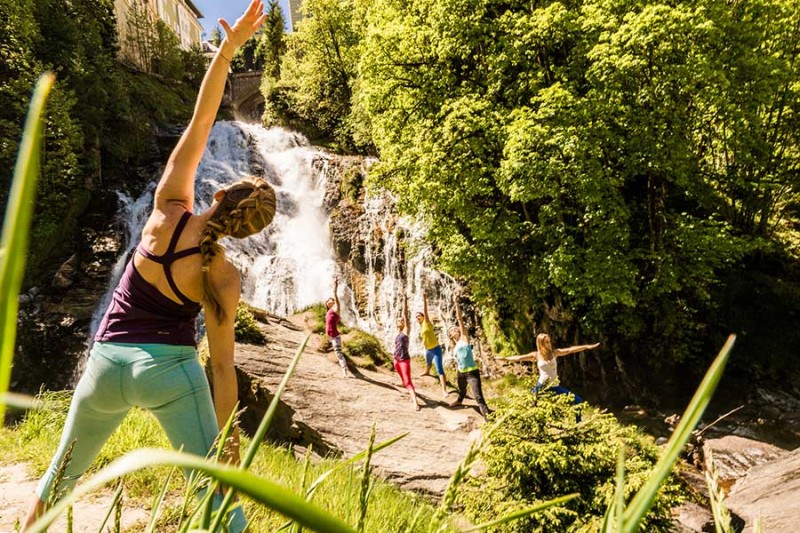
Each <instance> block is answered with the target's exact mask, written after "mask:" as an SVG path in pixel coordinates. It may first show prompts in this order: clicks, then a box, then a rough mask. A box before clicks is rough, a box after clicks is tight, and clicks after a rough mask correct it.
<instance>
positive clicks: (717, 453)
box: [703, 435, 788, 490]
mask: <svg viewBox="0 0 800 533" xmlns="http://www.w3.org/2000/svg"><path fill="white" fill-rule="evenodd" d="M786 453H788V452H786V450H782V449H781V448H778V447H777V446H773V445H771V444H767V443H765V442H759V441H757V440H753V439H746V438H744V437H737V436H735V435H728V436H725V437H722V438H719V439H708V440H706V441H705V442H704V443H703V455H704V456H705V457H706V459H708V457H709V455H711V457H712V458H713V463H714V470H715V471H716V474H717V480H718V482H719V485H720V486H721V487H722V488H723V489H724V490H728V489H729V488H730V487H731V486H732V485H733V484H734V483H735V482H736V481H737V480H739V479H740V478H742V477H744V476H745V475H746V474H747V473H748V472H749V471H750V470H751V469H752V468H753V467H755V466H758V465H762V464H765V463H769V462H771V461H774V460H775V459H778V458H780V457H782V456H784V455H785V454H786Z"/></svg>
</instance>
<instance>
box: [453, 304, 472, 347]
mask: <svg viewBox="0 0 800 533" xmlns="http://www.w3.org/2000/svg"><path fill="white" fill-rule="evenodd" d="M453 305H455V306H456V320H458V329H459V331H460V332H461V338H462V339H464V341H466V340H467V339H468V338H469V335H467V328H465V327H464V317H463V315H462V314H461V306H460V305H458V294H454V295H453Z"/></svg>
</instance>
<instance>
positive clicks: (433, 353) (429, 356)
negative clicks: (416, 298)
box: [416, 291, 447, 397]
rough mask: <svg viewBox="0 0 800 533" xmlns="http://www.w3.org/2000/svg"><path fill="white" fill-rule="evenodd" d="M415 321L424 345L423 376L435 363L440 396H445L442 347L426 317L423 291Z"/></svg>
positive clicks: (445, 383) (445, 382)
mask: <svg viewBox="0 0 800 533" xmlns="http://www.w3.org/2000/svg"><path fill="white" fill-rule="evenodd" d="M416 316H417V322H419V324H420V326H422V327H421V329H420V331H419V336H420V338H421V339H422V344H423V346H425V364H426V366H425V372H424V373H423V374H422V375H423V376H430V375H431V366H432V365H434V364H435V365H436V372H437V374H439V383H440V384H441V385H442V396H444V397H447V381H445V378H444V365H443V364H442V347H441V345H440V344H439V338H438V337H437V336H436V331H435V330H434V329H433V323H432V322H431V319H430V318H429V317H428V299H427V298H426V297H425V292H424V291H423V292H422V311H421V312H417V315H416Z"/></svg>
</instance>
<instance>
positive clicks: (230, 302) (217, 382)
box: [206, 258, 241, 464]
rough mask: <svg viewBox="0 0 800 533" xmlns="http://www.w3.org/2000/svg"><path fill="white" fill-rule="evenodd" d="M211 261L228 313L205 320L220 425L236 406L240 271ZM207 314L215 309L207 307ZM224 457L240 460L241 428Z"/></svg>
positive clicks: (215, 406) (217, 288) (216, 409)
mask: <svg viewBox="0 0 800 533" xmlns="http://www.w3.org/2000/svg"><path fill="white" fill-rule="evenodd" d="M216 259H217V258H215V261H214V262H212V264H211V272H210V276H211V283H212V284H213V285H214V288H215V289H216V291H217V294H218V295H219V300H220V305H221V306H222V309H223V311H224V313H225V319H224V320H223V321H222V322H218V321H217V320H206V328H207V333H208V351H209V354H210V363H211V376H212V380H213V383H214V410H215V411H216V414H217V422H218V424H219V427H220V428H221V427H223V426H224V425H225V423H226V422H227V421H228V418H230V416H231V413H232V412H233V410H234V409H235V407H236V401H237V399H238V391H239V388H238V383H237V380H236V368H235V367H234V365H233V353H234V332H233V327H234V320H235V318H236V306H237V304H238V303H239V292H240V288H241V285H240V281H239V272H238V271H237V270H236V268H235V267H234V266H232V265H231V264H230V263H227V262H226V261H224V260H223V259H222V258H219V260H216ZM206 316H212V311H211V310H210V309H206ZM225 457H226V459H227V460H228V461H229V462H231V463H236V464H238V462H239V432H238V430H235V431H234V433H233V435H232V439H231V442H230V445H229V446H228V447H226V449H225Z"/></svg>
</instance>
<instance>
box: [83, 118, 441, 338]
mask: <svg viewBox="0 0 800 533" xmlns="http://www.w3.org/2000/svg"><path fill="white" fill-rule="evenodd" d="M329 160H330V156H328V155H327V154H325V153H324V152H322V151H320V150H318V149H316V148H314V147H312V146H310V145H309V144H308V142H307V141H306V139H305V138H304V137H303V136H301V135H299V134H296V133H291V132H288V131H286V130H282V129H277V128H273V129H265V128H262V127H260V126H257V125H251V124H242V123H234V122H218V123H217V124H216V125H215V126H214V128H213V130H212V132H211V135H210V138H209V142H208V146H207V149H206V152H205V154H204V155H203V159H202V161H201V163H200V167H199V168H198V171H197V180H196V183H195V190H196V198H195V211H197V212H201V211H203V210H205V209H207V208H208V206H209V205H210V204H211V203H212V201H213V194H214V192H216V191H217V190H218V189H220V188H224V187H226V186H228V185H230V184H232V183H234V182H236V181H238V180H239V179H241V178H243V177H246V176H249V175H256V176H261V177H263V178H264V179H266V180H267V181H269V182H270V184H271V185H272V186H273V187H274V189H275V192H276V195H277V199H278V209H277V213H276V215H275V219H274V220H273V222H272V224H270V226H269V229H268V230H267V231H264V232H261V233H260V234H257V235H254V236H252V237H248V238H246V239H242V240H237V239H224V240H223V241H222V244H223V245H224V246H225V248H226V254H227V256H228V258H229V259H230V260H231V261H232V262H233V263H234V264H235V265H236V266H237V267H238V268H239V270H240V272H241V273H242V299H243V300H244V301H246V302H248V303H250V304H252V305H254V306H256V307H259V308H262V309H265V310H267V311H269V312H272V313H275V314H278V315H283V316H285V315H289V314H292V313H293V312H295V311H297V310H299V309H302V308H304V307H307V306H309V305H311V304H314V303H317V302H322V301H324V300H325V299H326V298H328V297H329V296H330V294H331V280H332V277H333V275H334V273H335V272H336V271H337V267H336V262H335V261H334V258H333V250H332V246H331V234H330V224H329V220H328V216H327V214H326V212H325V209H324V206H323V202H324V198H325V190H326V188H325V186H326V183H327V180H328V178H329V176H328V174H329ZM153 188H154V185H151V186H150V187H148V189H147V190H146V191H145V192H144V193H143V194H142V195H141V196H140V197H139V198H138V199H136V200H135V201H133V200H131V199H130V198H129V197H127V196H125V195H120V203H121V205H122V209H121V213H120V216H121V219H122V220H124V222H125V225H126V248H125V253H124V254H123V255H122V256H121V258H120V259H119V261H118V262H117V266H116V268H115V270H114V275H113V276H112V280H111V284H110V288H109V291H108V292H107V294H106V296H105V297H104V298H103V301H102V303H101V305H100V307H98V309H97V311H96V312H95V320H93V323H92V335H93V334H94V331H95V330H96V327H97V325H99V321H100V319H101V318H102V314H103V312H104V311H105V308H106V306H107V305H108V301H109V300H110V295H111V292H112V290H113V287H115V286H116V283H117V282H118V280H119V277H120V276H121V273H122V271H123V269H124V264H125V259H126V258H127V256H128V254H129V253H130V251H131V249H132V248H133V247H134V246H135V244H136V242H137V241H138V238H139V234H140V233H141V230H142V228H143V226H144V223H145V222H146V219H147V216H148V215H149V213H150V209H151V202H152V195H153ZM393 204H394V202H393V200H392V199H391V197H389V196H388V195H386V194H383V195H377V196H370V197H368V198H367V200H366V201H365V206H364V208H365V215H364V216H363V217H362V218H361V222H360V227H359V228H354V231H360V232H362V236H363V237H364V238H365V241H366V242H367V243H368V244H367V246H366V248H365V259H366V265H367V274H366V284H365V285H366V293H367V300H368V301H367V302H366V305H358V304H357V302H356V299H355V291H351V290H350V288H349V287H347V283H348V280H347V279H346V278H344V277H342V285H344V287H343V289H342V293H340V300H341V302H342V305H343V307H344V308H343V309H342V318H343V320H344V321H345V322H346V323H347V322H349V323H356V324H357V325H358V326H359V328H360V329H363V330H365V331H368V332H370V333H373V334H374V335H376V336H377V337H378V338H379V339H380V340H381V341H382V342H383V343H384V344H385V346H386V347H387V348H390V347H391V346H392V343H393V339H394V336H395V335H396V322H397V318H399V317H400V314H401V308H400V303H401V299H400V297H401V294H402V289H403V287H405V290H406V293H407V295H408V298H409V307H410V312H411V314H412V324H414V320H413V314H414V312H415V311H417V310H420V309H421V308H422V296H421V294H422V292H421V289H422V287H423V286H424V287H425V289H426V294H427V295H428V307H429V312H430V314H431V315H432V316H434V317H440V318H441V319H443V320H448V319H450V318H451V317H453V316H454V313H453V311H452V295H453V291H454V290H455V288H456V286H457V285H456V284H455V282H454V281H453V280H452V278H449V277H447V276H446V275H444V274H442V273H440V272H437V271H435V270H432V269H429V268H427V267H426V265H427V264H428V263H429V259H430V250H429V248H428V247H426V246H424V244H422V240H421V236H422V234H423V233H422V231H421V229H420V228H418V227H416V226H414V225H413V224H411V223H409V222H408V221H405V220H403V219H399V220H398V218H397V216H396V215H395V214H394V213H393V209H392V208H391V207H392V206H393ZM400 233H403V235H404V237H405V241H406V246H405V248H410V249H414V250H416V253H415V254H413V255H412V256H405V255H404V254H402V253H401V246H400V237H399V235H400ZM358 309H361V311H360V312H359V311H358ZM449 323H450V324H452V321H450V322H449ZM412 331H416V325H415V324H414V325H413V326H412ZM411 337H412V349H414V351H415V353H419V351H420V350H421V346H420V345H419V341H418V339H417V336H416V335H412V336H411ZM440 338H441V339H442V341H444V339H445V335H444V331H441V332H440Z"/></svg>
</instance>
